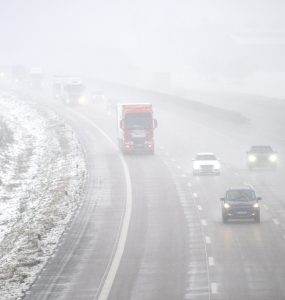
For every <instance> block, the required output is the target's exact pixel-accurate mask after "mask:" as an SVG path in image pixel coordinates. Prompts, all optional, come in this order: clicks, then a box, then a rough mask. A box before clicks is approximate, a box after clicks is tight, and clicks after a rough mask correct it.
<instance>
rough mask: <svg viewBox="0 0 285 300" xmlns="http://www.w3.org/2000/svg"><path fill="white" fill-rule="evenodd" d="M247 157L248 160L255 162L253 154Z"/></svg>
mask: <svg viewBox="0 0 285 300" xmlns="http://www.w3.org/2000/svg"><path fill="white" fill-rule="evenodd" d="M247 159H248V161H249V162H255V161H256V156H255V155H253V154H250V155H249V156H248V158H247Z"/></svg>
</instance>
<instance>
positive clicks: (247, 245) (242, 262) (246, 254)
mask: <svg viewBox="0 0 285 300" xmlns="http://www.w3.org/2000/svg"><path fill="white" fill-rule="evenodd" d="M226 178H227V176H226ZM213 179H214V178H210V177H209V176H207V177H206V176H205V177H204V178H201V181H199V183H198V184H197V183H196V184H194V185H193V189H195V190H196V193H195V195H196V202H197V205H198V206H199V207H200V209H201V213H200V214H201V218H202V219H204V220H206V221H207V222H206V224H207V226H206V229H205V234H206V235H207V237H208V239H209V240H210V242H209V243H208V245H207V247H208V253H209V255H210V256H211V257H212V258H213V261H214V264H213V265H212V267H211V268H210V278H211V281H212V282H216V283H217V287H218V295H217V296H216V298H217V299H283V297H284V288H283V284H282V278H284V270H285V268H284V267H285V264H284V263H283V261H282V257H283V256H284V251H285V241H284V238H283V236H282V234H280V231H279V229H278V228H277V227H276V225H275V224H274V223H273V222H272V217H271V215H270V214H268V212H267V211H263V210H262V212H261V224H255V223H253V220H240V221H239V220H235V221H230V222H229V224H223V223H222V218H221V203H220V201H219V199H218V197H217V195H218V194H219V191H220V189H221V186H222V185H223V184H224V183H223V182H222V181H224V180H225V179H224V180H222V178H218V180H213ZM220 179H221V182H219V180H220ZM205 187H206V188H205ZM273 245H274V247H272V246H273ZM272 254H273V255H272ZM214 299H215V298H214Z"/></svg>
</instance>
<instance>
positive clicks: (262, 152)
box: [247, 145, 278, 170]
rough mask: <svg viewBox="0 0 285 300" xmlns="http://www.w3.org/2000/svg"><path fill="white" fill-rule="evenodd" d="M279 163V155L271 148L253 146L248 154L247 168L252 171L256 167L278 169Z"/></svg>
mask: <svg viewBox="0 0 285 300" xmlns="http://www.w3.org/2000/svg"><path fill="white" fill-rule="evenodd" d="M277 163H278V156H277V153H276V152H275V151H274V150H273V149H272V148H271V146H268V145H258V146H252V147H251V149H250V150H249V151H248V152H247V167H248V169H250V170H251V169H253V168H256V167H270V168H276V167H277Z"/></svg>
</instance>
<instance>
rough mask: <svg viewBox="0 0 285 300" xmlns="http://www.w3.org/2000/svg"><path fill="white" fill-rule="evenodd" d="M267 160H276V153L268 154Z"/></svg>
mask: <svg viewBox="0 0 285 300" xmlns="http://www.w3.org/2000/svg"><path fill="white" fill-rule="evenodd" d="M269 160H270V161H271V162H276V161H277V155H276V154H271V155H270V156H269Z"/></svg>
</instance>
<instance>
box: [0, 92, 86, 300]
mask: <svg viewBox="0 0 285 300" xmlns="http://www.w3.org/2000/svg"><path fill="white" fill-rule="evenodd" d="M0 166H1V168H0V295H1V299H17V298H18V299H19V298H21V297H22V296H23V295H24V292H25V291H26V290H27V289H28V288H29V286H30V284H31V283H32V282H33V281H34V280H35V278H36V275H37V273H38V272H39V271H40V270H41V268H43V266H44V265H45V263H46V262H47V260H48V258H49V257H50V256H51V255H52V254H53V252H54V250H55V248H56V246H57V243H58V241H59V239H60V237H61V235H62V233H63V232H64V229H65V226H66V224H67V223H68V222H69V221H70V219H71V217H72V215H73V214H74V212H75V211H76V210H77V209H78V207H79V204H80V193H81V191H82V187H83V183H84V178H85V174H86V170H85V162H84V159H83V153H82V151H81V149H80V146H79V143H78V142H77V140H76V139H75V138H74V135H73V132H72V130H71V128H70V127H68V126H67V125H66V124H65V123H64V122H63V121H61V120H60V119H59V118H58V117H57V116H56V115H55V114H54V113H52V112H50V111H48V112H47V111H39V109H37V108H36V106H35V105H33V104H31V103H29V105H27V104H26V103H24V102H21V101H19V100H18V99H17V98H16V97H14V96H11V95H0Z"/></svg>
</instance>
